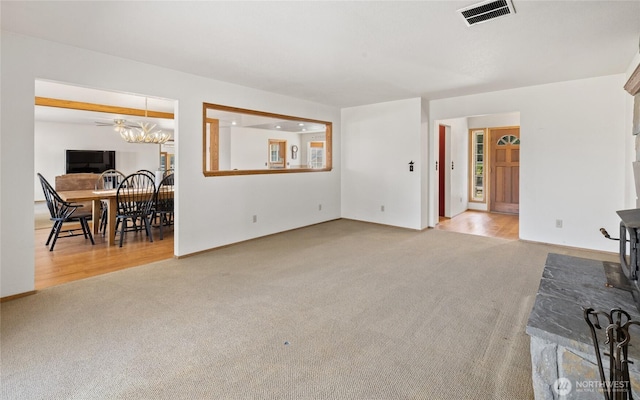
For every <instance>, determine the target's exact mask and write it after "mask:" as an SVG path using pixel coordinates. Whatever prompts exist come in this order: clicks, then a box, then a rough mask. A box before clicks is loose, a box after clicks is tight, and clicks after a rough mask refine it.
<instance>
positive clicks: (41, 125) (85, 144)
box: [33, 121, 160, 200]
mask: <svg viewBox="0 0 640 400" xmlns="http://www.w3.org/2000/svg"><path fill="white" fill-rule="evenodd" d="M66 150H115V152H116V169H117V170H119V171H121V172H122V173H124V174H125V175H127V174H130V173H133V172H135V171H137V170H139V169H147V170H150V171H155V170H156V169H158V167H159V166H160V145H153V144H135V143H127V142H125V141H124V140H122V138H120V135H119V134H118V133H117V132H115V131H114V130H113V129H111V128H109V127H99V126H91V125H80V124H67V123H60V122H45V121H37V122H35V128H34V169H35V172H39V173H41V174H42V175H43V176H44V177H45V178H46V179H47V180H48V181H49V183H51V184H52V185H55V177H56V176H58V175H63V174H65V173H66V169H65V168H66V167H65V154H66V153H65V151H66ZM33 180H34V191H35V200H44V195H43V193H42V187H41V186H40V181H39V180H38V179H37V177H34V179H33Z"/></svg>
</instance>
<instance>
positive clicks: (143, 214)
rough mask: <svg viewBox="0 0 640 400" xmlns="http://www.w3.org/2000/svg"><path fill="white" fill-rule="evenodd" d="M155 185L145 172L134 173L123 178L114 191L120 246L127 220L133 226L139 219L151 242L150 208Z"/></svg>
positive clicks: (153, 197)
mask: <svg viewBox="0 0 640 400" xmlns="http://www.w3.org/2000/svg"><path fill="white" fill-rule="evenodd" d="M155 189H156V186H155V184H154V182H153V178H151V177H150V176H149V175H147V174H145V173H135V174H131V175H129V176H127V177H125V178H124V180H123V181H122V183H121V184H120V185H119V186H118V190H117V192H116V203H117V204H118V211H117V213H116V231H117V229H118V226H119V227H120V247H122V242H123V240H124V234H125V232H126V231H127V221H129V220H131V221H132V222H133V224H134V226H135V224H136V221H137V220H140V221H141V223H142V224H144V228H145V230H146V233H147V236H148V237H149V242H153V235H152V233H151V223H150V219H151V210H152V207H153V201H154V199H155V192H156V190H155Z"/></svg>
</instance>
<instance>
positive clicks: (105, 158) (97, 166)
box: [67, 150, 116, 174]
mask: <svg viewBox="0 0 640 400" xmlns="http://www.w3.org/2000/svg"><path fill="white" fill-rule="evenodd" d="M115 168H116V152H115V151H114V150H67V174H75V173H79V172H92V173H97V174H99V173H102V172H104V171H106V170H108V169H115Z"/></svg>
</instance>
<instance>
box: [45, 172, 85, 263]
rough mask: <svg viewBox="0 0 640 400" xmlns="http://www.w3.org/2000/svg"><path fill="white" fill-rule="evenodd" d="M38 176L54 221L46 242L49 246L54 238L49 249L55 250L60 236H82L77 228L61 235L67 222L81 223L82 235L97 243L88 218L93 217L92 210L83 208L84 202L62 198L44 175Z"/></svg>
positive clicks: (51, 218)
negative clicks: (72, 201) (71, 201)
mask: <svg viewBox="0 0 640 400" xmlns="http://www.w3.org/2000/svg"><path fill="white" fill-rule="evenodd" d="M38 178H39V179H40V184H41V185H42V191H43V192H44V198H45V200H46V201H47V207H48V208H49V214H50V215H51V217H50V218H49V219H50V220H51V221H53V227H51V232H49V237H48V238H47V242H46V243H45V245H46V246H48V245H49V242H51V239H53V242H51V247H50V248H49V251H53V248H54V247H55V245H56V242H57V241H58V238H61V237H71V236H80V234H79V233H75V232H76V231H77V228H76V229H69V230H67V231H66V232H67V235H65V236H60V233H61V232H62V225H63V224H65V223H67V222H75V223H80V229H82V235H84V238H85V239H90V240H91V244H92V245H95V242H94V241H93V235H92V234H91V229H90V228H89V222H88V220H89V219H91V210H88V211H87V210H81V208H82V207H83V206H82V204H75V203H69V202H67V201H64V200H62V198H61V197H60V195H59V194H58V192H56V191H55V189H54V188H53V187H52V186H51V185H50V184H49V182H47V180H46V179H45V178H44V176H42V175H41V174H38Z"/></svg>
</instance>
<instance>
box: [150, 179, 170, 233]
mask: <svg viewBox="0 0 640 400" xmlns="http://www.w3.org/2000/svg"><path fill="white" fill-rule="evenodd" d="M156 220H159V222H158V227H159V228H160V240H162V239H163V238H164V237H163V234H162V227H163V226H169V225H173V174H170V175H167V176H165V177H164V178H163V179H162V181H160V185H158V189H157V190H156V198H155V201H154V205H153V222H154V224H155V223H156Z"/></svg>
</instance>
